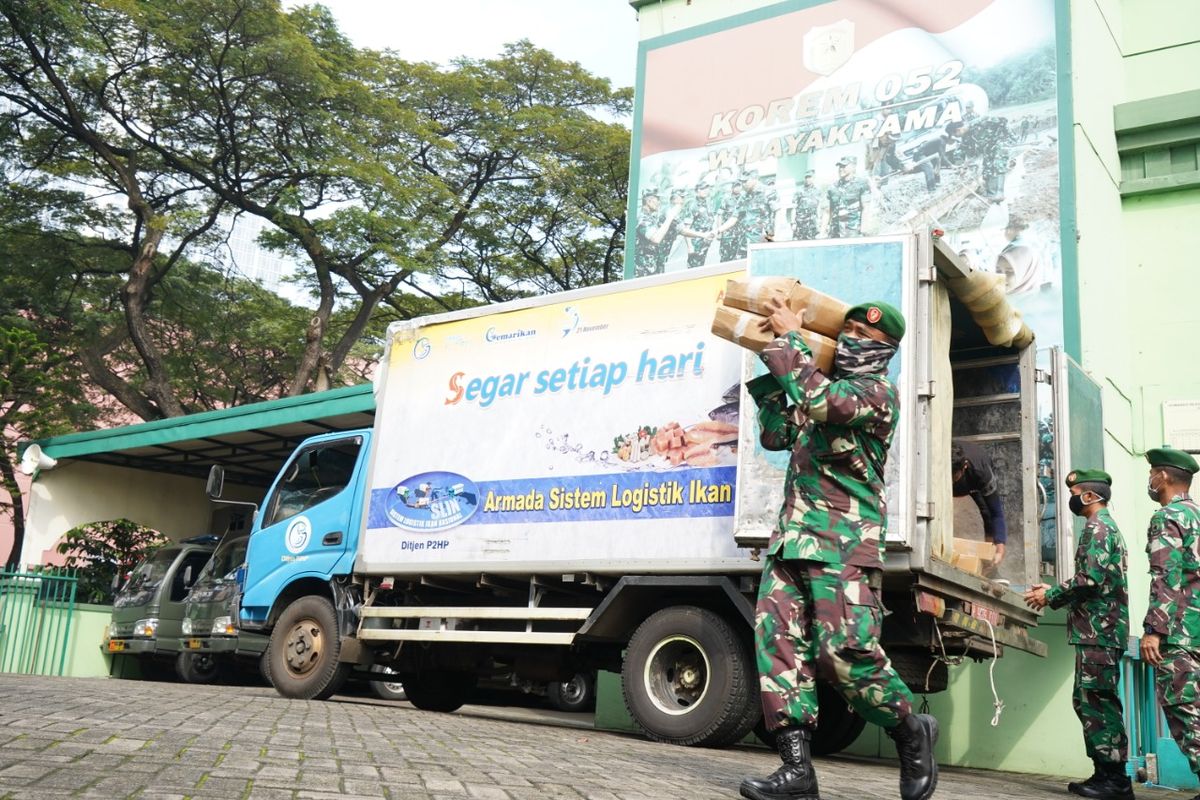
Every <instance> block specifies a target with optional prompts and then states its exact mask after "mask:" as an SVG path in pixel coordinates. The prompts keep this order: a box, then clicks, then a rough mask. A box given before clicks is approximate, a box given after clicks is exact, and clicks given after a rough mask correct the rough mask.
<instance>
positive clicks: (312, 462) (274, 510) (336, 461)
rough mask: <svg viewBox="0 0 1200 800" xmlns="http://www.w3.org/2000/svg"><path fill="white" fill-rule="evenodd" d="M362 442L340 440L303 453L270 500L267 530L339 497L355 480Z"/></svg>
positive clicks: (264, 520)
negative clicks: (355, 470)
mask: <svg viewBox="0 0 1200 800" xmlns="http://www.w3.org/2000/svg"><path fill="white" fill-rule="evenodd" d="M361 442H362V440H361V439H360V438H359V437H357V436H356V437H354V438H352V439H338V440H335V441H332V442H322V443H321V444H319V445H316V446H314V447H310V448H308V449H306V450H303V451H301V452H300V453H299V454H297V456H296V457H295V458H294V459H292V461H291V463H289V464H288V465H287V467H285V468H284V470H285V471H284V475H283V480H282V481H280V483H279V485H278V486H277V487H276V489H275V494H274V495H273V496H272V497H271V499H270V500H268V501H267V508H266V515H265V517H264V519H263V527H264V528H266V527H269V526H271V525H274V524H275V523H276V522H280V521H282V520H285V519H287V518H289V517H293V516H295V515H296V514H299V513H300V512H302V511H307V510H308V509H309V508H311V507H313V506H315V505H316V504H317V503H323V502H324V501H326V500H328V499H329V498H331V497H334V496H336V495H337V494H338V493H340V492H341V491H342V490H343V489H345V488H346V485H347V484H349V483H350V480H351V479H352V478H353V477H354V466H355V464H356V463H357V462H358V450H359V446H360V445H361Z"/></svg>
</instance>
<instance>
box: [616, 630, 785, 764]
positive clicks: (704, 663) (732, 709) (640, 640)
mask: <svg viewBox="0 0 1200 800" xmlns="http://www.w3.org/2000/svg"><path fill="white" fill-rule="evenodd" d="M621 679H622V680H621V683H622V690H623V693H624V695H625V706H626V707H627V708H628V709H629V715H630V716H631V717H633V719H634V721H635V722H636V723H637V724H638V725H639V726H640V727H641V728H642V730H643V731H645V733H646V735H647V736H648V737H650V738H651V739H653V740H655V741H658V742H666V743H669V744H679V745H696V746H701V747H722V746H725V745H729V744H733V743H734V742H737V741H740V740H741V739H743V738H744V737H745V736H746V734H748V733H749V732H750V731H751V729H752V728H753V727H754V723H755V722H756V721H757V720H759V719H760V718H761V716H762V711H761V709H760V707H759V700H758V687H757V680H756V673H755V668H754V661H753V658H752V656H751V654H750V648H749V647H748V646H747V643H746V641H745V640H744V638H743V637H741V636H739V635H738V632H737V631H735V630H734V628H733V626H731V625H730V624H729V623H728V622H727V621H726V620H725V619H724V618H722V617H721V616H719V615H717V614H714V613H713V612H711V611H708V610H707V609H703V608H697V607H695V606H673V607H671V608H664V609H663V610H661V611H658V612H656V613H654V614H651V615H650V617H649V618H647V619H646V621H645V622H643V623H642V624H641V625H640V626H638V629H637V630H636V631H634V634H633V637H632V638H631V639H630V640H629V647H628V649H627V650H626V652H625V663H624V665H623V666H622V668H621Z"/></svg>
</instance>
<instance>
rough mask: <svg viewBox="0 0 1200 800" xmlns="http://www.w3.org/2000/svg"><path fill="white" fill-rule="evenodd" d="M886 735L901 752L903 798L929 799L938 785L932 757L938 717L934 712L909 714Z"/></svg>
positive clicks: (935, 766) (903, 799) (901, 794)
mask: <svg viewBox="0 0 1200 800" xmlns="http://www.w3.org/2000/svg"><path fill="white" fill-rule="evenodd" d="M887 734H888V736H890V737H892V741H893V742H895V743H896V752H897V753H899V755H900V797H901V800H929V798H930V797H933V790H934V789H936V788H937V776H938V768H937V762H936V761H934V760H933V746H934V744H936V743H937V738H938V724H937V720H936V719H934V718H933V715H932V714H909V715H908V716H907V717H905V718H904V719H902V720H900V724H899V725H897V726H896V727H894V728H892V729H891V730H889V731H888V732H887Z"/></svg>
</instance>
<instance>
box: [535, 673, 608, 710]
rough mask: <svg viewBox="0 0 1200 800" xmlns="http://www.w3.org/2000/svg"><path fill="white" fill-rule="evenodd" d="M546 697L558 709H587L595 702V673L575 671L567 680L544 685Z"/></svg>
mask: <svg viewBox="0 0 1200 800" xmlns="http://www.w3.org/2000/svg"><path fill="white" fill-rule="evenodd" d="M546 698H547V699H548V700H549V701H550V704H551V705H552V706H554V707H555V708H557V709H558V710H559V711H587V710H589V709H590V708H592V707H593V706H594V705H595V704H596V675H595V673H593V672H576V673H575V675H574V677H572V678H571V680H569V681H556V682H555V683H552V684H550V685H549V686H547V687H546Z"/></svg>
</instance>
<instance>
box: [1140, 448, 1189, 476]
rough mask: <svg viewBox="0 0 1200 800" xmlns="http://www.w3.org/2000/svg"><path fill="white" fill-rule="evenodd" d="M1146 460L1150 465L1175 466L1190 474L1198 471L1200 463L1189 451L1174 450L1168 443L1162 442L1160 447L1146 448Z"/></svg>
mask: <svg viewBox="0 0 1200 800" xmlns="http://www.w3.org/2000/svg"><path fill="white" fill-rule="evenodd" d="M1146 460H1147V461H1149V462H1150V466H1152V467H1176V468H1178V469H1182V470H1185V471H1187V472H1191V473H1192V474H1195V473H1197V472H1200V464H1197V463H1196V459H1194V458H1192V455H1191V453H1185V452H1183V451H1182V450H1176V449H1175V448H1174V447H1171V446H1170V445H1165V444H1164V445H1163V446H1162V447H1156V448H1154V449H1153V450H1147V451H1146Z"/></svg>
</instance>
